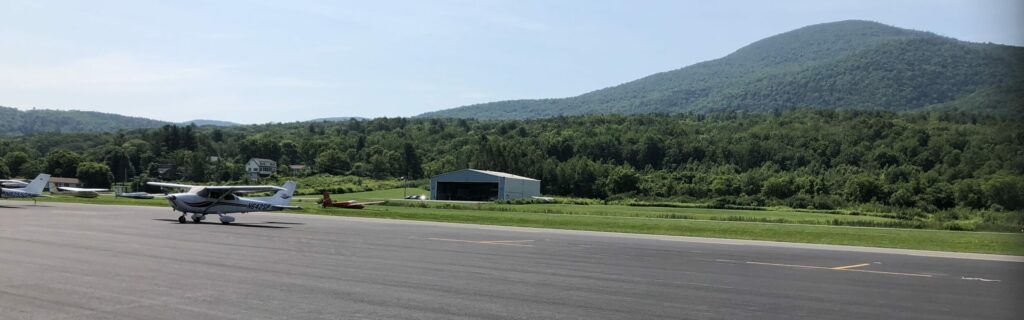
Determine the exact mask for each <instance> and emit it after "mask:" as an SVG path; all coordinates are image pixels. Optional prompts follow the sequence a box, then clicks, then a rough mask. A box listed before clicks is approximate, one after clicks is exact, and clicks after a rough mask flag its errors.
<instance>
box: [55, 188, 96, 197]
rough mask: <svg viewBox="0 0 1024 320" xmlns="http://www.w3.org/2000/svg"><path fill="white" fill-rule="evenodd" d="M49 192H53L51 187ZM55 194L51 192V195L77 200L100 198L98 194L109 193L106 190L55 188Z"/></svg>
mask: <svg viewBox="0 0 1024 320" xmlns="http://www.w3.org/2000/svg"><path fill="white" fill-rule="evenodd" d="M50 190H53V186H50ZM57 190H59V191H57V192H53V191H51V192H50V193H53V194H63V195H69V196H75V197H79V198H95V197H99V196H100V194H99V193H100V192H106V191H109V190H107V189H88V188H73V187H57Z"/></svg>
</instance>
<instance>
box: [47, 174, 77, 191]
mask: <svg viewBox="0 0 1024 320" xmlns="http://www.w3.org/2000/svg"><path fill="white" fill-rule="evenodd" d="M81 186H82V182H80V181H78V179H77V178H64V177H50V192H53V191H54V189H56V188H60V187H71V188H78V187H81Z"/></svg>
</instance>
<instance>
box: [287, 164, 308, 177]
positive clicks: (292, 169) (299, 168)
mask: <svg viewBox="0 0 1024 320" xmlns="http://www.w3.org/2000/svg"><path fill="white" fill-rule="evenodd" d="M287 168H288V174H290V175H302V174H306V173H309V166H307V165H304V164H289V165H288V167H287Z"/></svg>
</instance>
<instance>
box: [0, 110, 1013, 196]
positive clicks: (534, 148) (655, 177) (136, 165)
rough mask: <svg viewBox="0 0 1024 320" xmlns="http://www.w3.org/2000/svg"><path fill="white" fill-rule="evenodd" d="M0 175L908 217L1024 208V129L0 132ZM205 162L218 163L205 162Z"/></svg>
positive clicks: (721, 119) (615, 122) (590, 126)
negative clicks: (364, 188)
mask: <svg viewBox="0 0 1024 320" xmlns="http://www.w3.org/2000/svg"><path fill="white" fill-rule="evenodd" d="M0 155H2V158H3V161H2V163H0V176H20V177H31V176H34V175H35V174H36V173H39V172H47V173H51V174H53V175H54V176H66V177H78V178H80V179H81V180H82V181H83V182H85V183H86V184H88V185H89V186H92V187H105V186H108V185H110V184H111V183H112V182H119V181H130V182H133V184H134V185H136V186H138V185H141V184H143V183H144V182H145V181H151V180H156V179H157V177H158V172H157V169H158V166H159V165H160V164H173V165H175V166H177V167H178V168H179V172H180V174H181V177H182V179H183V180H187V181H192V182H200V183H204V182H207V183H212V182H217V183H224V182H226V183H232V182H242V181H243V180H244V179H245V175H244V174H245V172H244V163H245V162H246V161H247V160H248V159H249V158H251V157H260V158H268V159H274V160H277V161H278V164H279V165H280V166H281V167H282V168H281V170H279V174H282V175H287V174H288V171H287V168H285V166H286V165H289V164H305V165H308V166H309V167H310V168H311V170H309V171H304V172H301V173H296V174H299V175H335V176H354V177H365V178H368V179H395V178H398V177H408V178H410V179H423V178H426V177H429V176H431V175H435V174H438V173H443V172H447V171H451V170H458V169H463V168H476V169H487V170H495V171H504V172H509V173H513V174H518V175H524V176H528V177H534V178H537V179H541V180H542V181H543V183H542V188H543V190H542V191H543V193H545V194H549V195H556V196H565V197H579V198H596V199H606V200H607V199H611V200H615V199H619V200H622V199H632V200H642V201H674V202H699V203H709V204H716V205H736V206H789V207H793V208H810V209H836V208H862V209H864V210H872V211H875V212H901V214H906V215H915V214H924V213H929V212H938V211H942V210H946V209H951V208H966V209H984V210H994V211H1007V210H1021V209H1024V174H1022V173H1024V130H1022V129H1021V128H1020V126H1019V124H1018V123H1016V122H1015V121H1013V120H1008V119H1006V118H1003V117H997V116H985V115H980V114H974V113H963V112H918V113H892V112H885V111H856V110H851V111H841V110H817V109H803V110H794V111H788V112H777V113H769V114H744V113H719V114H710V115H703V114H684V115H636V116H618V115H592V116H575V117H556V118H549V119H538V120H504V121H479V120H466V119H416V118H378V119H373V120H351V121H347V122H297V123H283V124H265V125H250V126H237V127H197V126H194V125H190V126H175V125H167V126H163V127H160V128H154V129H135V130H128V131H120V132H117V133H64V134H58V133H42V134H35V135H29V136H16V137H7V138H0ZM211 157H215V158H211Z"/></svg>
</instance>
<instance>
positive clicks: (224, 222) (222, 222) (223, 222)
mask: <svg viewBox="0 0 1024 320" xmlns="http://www.w3.org/2000/svg"><path fill="white" fill-rule="evenodd" d="M229 223H231V222H227V221H221V222H220V224H229Z"/></svg>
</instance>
